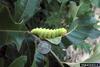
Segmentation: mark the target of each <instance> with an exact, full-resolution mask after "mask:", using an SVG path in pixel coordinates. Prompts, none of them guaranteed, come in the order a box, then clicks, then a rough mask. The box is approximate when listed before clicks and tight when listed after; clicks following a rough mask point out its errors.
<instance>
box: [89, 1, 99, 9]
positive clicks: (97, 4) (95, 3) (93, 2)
mask: <svg viewBox="0 0 100 67" xmlns="http://www.w3.org/2000/svg"><path fill="white" fill-rule="evenodd" d="M90 1H91V2H92V4H93V5H95V6H96V7H100V0H90Z"/></svg>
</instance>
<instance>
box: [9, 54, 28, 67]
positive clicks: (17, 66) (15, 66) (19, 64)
mask: <svg viewBox="0 0 100 67" xmlns="http://www.w3.org/2000/svg"><path fill="white" fill-rule="evenodd" d="M26 61H27V57H26V56H20V57H18V58H17V59H15V60H14V61H13V62H12V63H11V64H10V65H9V66H8V67H24V65H25V63H26Z"/></svg>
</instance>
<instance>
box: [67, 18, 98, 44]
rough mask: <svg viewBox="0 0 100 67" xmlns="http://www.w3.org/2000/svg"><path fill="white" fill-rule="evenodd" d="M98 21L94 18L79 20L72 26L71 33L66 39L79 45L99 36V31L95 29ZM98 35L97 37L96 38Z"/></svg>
mask: <svg viewBox="0 0 100 67" xmlns="http://www.w3.org/2000/svg"><path fill="white" fill-rule="evenodd" d="M95 24H96V19H95V18H94V17H82V18H78V19H76V20H75V21H73V23H72V24H71V25H70V28H69V32H68V33H67V35H66V37H67V38H68V39H69V40H70V41H71V42H72V43H73V44H79V43H81V42H82V41H84V40H85V39H86V38H87V37H95V38H96V37H97V36H99V31H97V30H95V29H94V25H95ZM95 34H97V36H95Z"/></svg>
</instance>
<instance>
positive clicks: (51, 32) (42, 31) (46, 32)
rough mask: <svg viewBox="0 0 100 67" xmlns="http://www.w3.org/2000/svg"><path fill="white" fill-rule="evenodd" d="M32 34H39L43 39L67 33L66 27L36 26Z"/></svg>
mask: <svg viewBox="0 0 100 67" xmlns="http://www.w3.org/2000/svg"><path fill="white" fill-rule="evenodd" d="M31 33H32V34H35V35H37V36H39V37H40V38H42V39H46V38H55V37H59V36H64V35H65V34H66V33H67V30H66V29H65V28H59V29H46V28H35V29H32V31H31Z"/></svg>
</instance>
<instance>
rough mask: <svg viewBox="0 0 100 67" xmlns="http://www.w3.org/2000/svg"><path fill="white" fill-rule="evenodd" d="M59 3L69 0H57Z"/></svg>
mask: <svg viewBox="0 0 100 67" xmlns="http://www.w3.org/2000/svg"><path fill="white" fill-rule="evenodd" d="M57 1H58V2H59V3H66V2H67V1H68V0H57Z"/></svg>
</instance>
